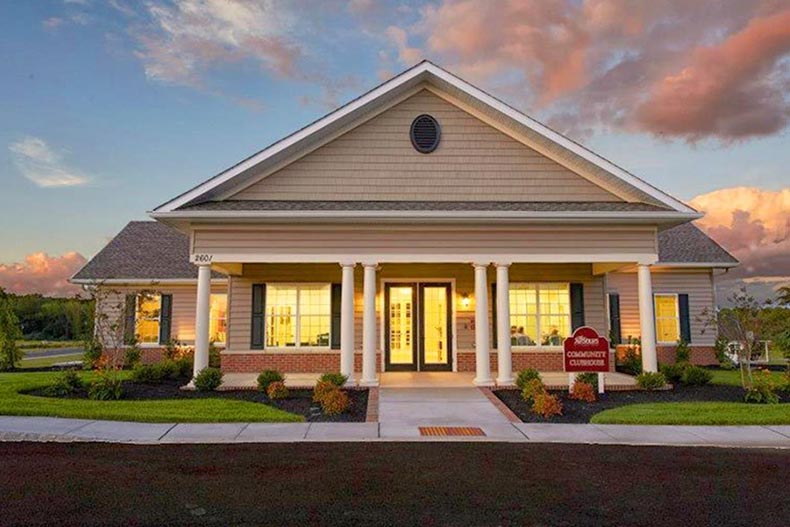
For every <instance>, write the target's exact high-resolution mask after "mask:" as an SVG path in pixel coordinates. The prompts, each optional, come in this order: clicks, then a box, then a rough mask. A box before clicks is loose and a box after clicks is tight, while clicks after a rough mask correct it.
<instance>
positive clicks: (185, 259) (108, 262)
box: [72, 221, 221, 280]
mask: <svg viewBox="0 0 790 527" xmlns="http://www.w3.org/2000/svg"><path fill="white" fill-rule="evenodd" d="M216 276H217V277H220V276H221V275H219V274H217V275H216ZM114 279H140V280H147V279H152V280H153V279H157V280H173V279H197V267H196V266H195V265H193V264H191V263H190V262H189V238H188V237H187V236H186V235H185V234H183V233H182V232H179V231H177V230H175V229H173V228H172V227H168V226H167V225H165V224H163V223H159V222H155V221H133V222H130V223H129V224H128V225H126V227H124V228H123V230H122V231H121V232H119V233H118V235H117V236H116V237H115V238H113V239H112V240H111V241H110V243H108V244H107V245H106V246H105V247H104V249H102V250H101V251H99V253H98V254H97V255H96V256H94V257H93V258H92V259H91V261H89V262H88V263H87V264H85V266H84V267H83V268H82V269H80V270H79V272H77V274H75V275H74V276H73V277H72V280H114Z"/></svg>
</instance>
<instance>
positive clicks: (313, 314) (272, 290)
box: [266, 284, 332, 348]
mask: <svg viewBox="0 0 790 527" xmlns="http://www.w3.org/2000/svg"><path fill="white" fill-rule="evenodd" d="M331 296H332V295H331V286H330V285H329V284H326V285H279V284H267V286H266V347H272V348H280V347H322V348H323V347H326V348H328V347H329V342H330V339H329V332H330V326H331Z"/></svg>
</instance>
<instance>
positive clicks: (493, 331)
mask: <svg viewBox="0 0 790 527" xmlns="http://www.w3.org/2000/svg"><path fill="white" fill-rule="evenodd" d="M491 324H492V327H491V335H493V342H494V347H495V348H497V349H499V348H498V347H497V346H498V344H497V342H499V340H497V323H496V284H495V283H494V284H491Z"/></svg>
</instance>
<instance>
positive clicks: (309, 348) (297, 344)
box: [263, 282, 338, 353]
mask: <svg viewBox="0 0 790 527" xmlns="http://www.w3.org/2000/svg"><path fill="white" fill-rule="evenodd" d="M270 286H275V287H295V288H296V312H295V313H294V315H293V317H294V318H295V319H296V328H295V330H294V345H293V346H267V345H266V339H267V338H268V334H269V333H268V330H269V318H270V317H271V315H269V313H268V309H269V302H268V295H269V287H270ZM310 286H321V287H328V288H329V313H328V317H329V343H328V344H327V345H326V346H302V345H301V344H300V342H301V338H302V324H301V319H300V317H301V309H302V308H301V305H300V302H299V300H300V298H301V294H300V291H301V288H302V287H310ZM265 295H266V298H264V301H265V308H264V309H266V311H265V312H264V317H263V320H264V328H265V335H264V346H263V348H264V350H265V351H273V352H278V353H279V352H285V351H315V352H323V353H326V352H329V351H338V350H332V283H331V282H266V293H265Z"/></svg>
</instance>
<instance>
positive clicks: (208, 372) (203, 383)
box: [195, 368, 222, 392]
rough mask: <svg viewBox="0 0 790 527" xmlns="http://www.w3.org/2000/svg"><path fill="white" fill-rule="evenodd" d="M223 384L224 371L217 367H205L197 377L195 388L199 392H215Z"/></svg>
mask: <svg viewBox="0 0 790 527" xmlns="http://www.w3.org/2000/svg"><path fill="white" fill-rule="evenodd" d="M220 384H222V371H220V370H219V369H217V368H203V369H202V370H200V373H198V374H197V377H195V389H196V390H197V391H199V392H213V391H214V390H216V389H217V388H219V385H220Z"/></svg>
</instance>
